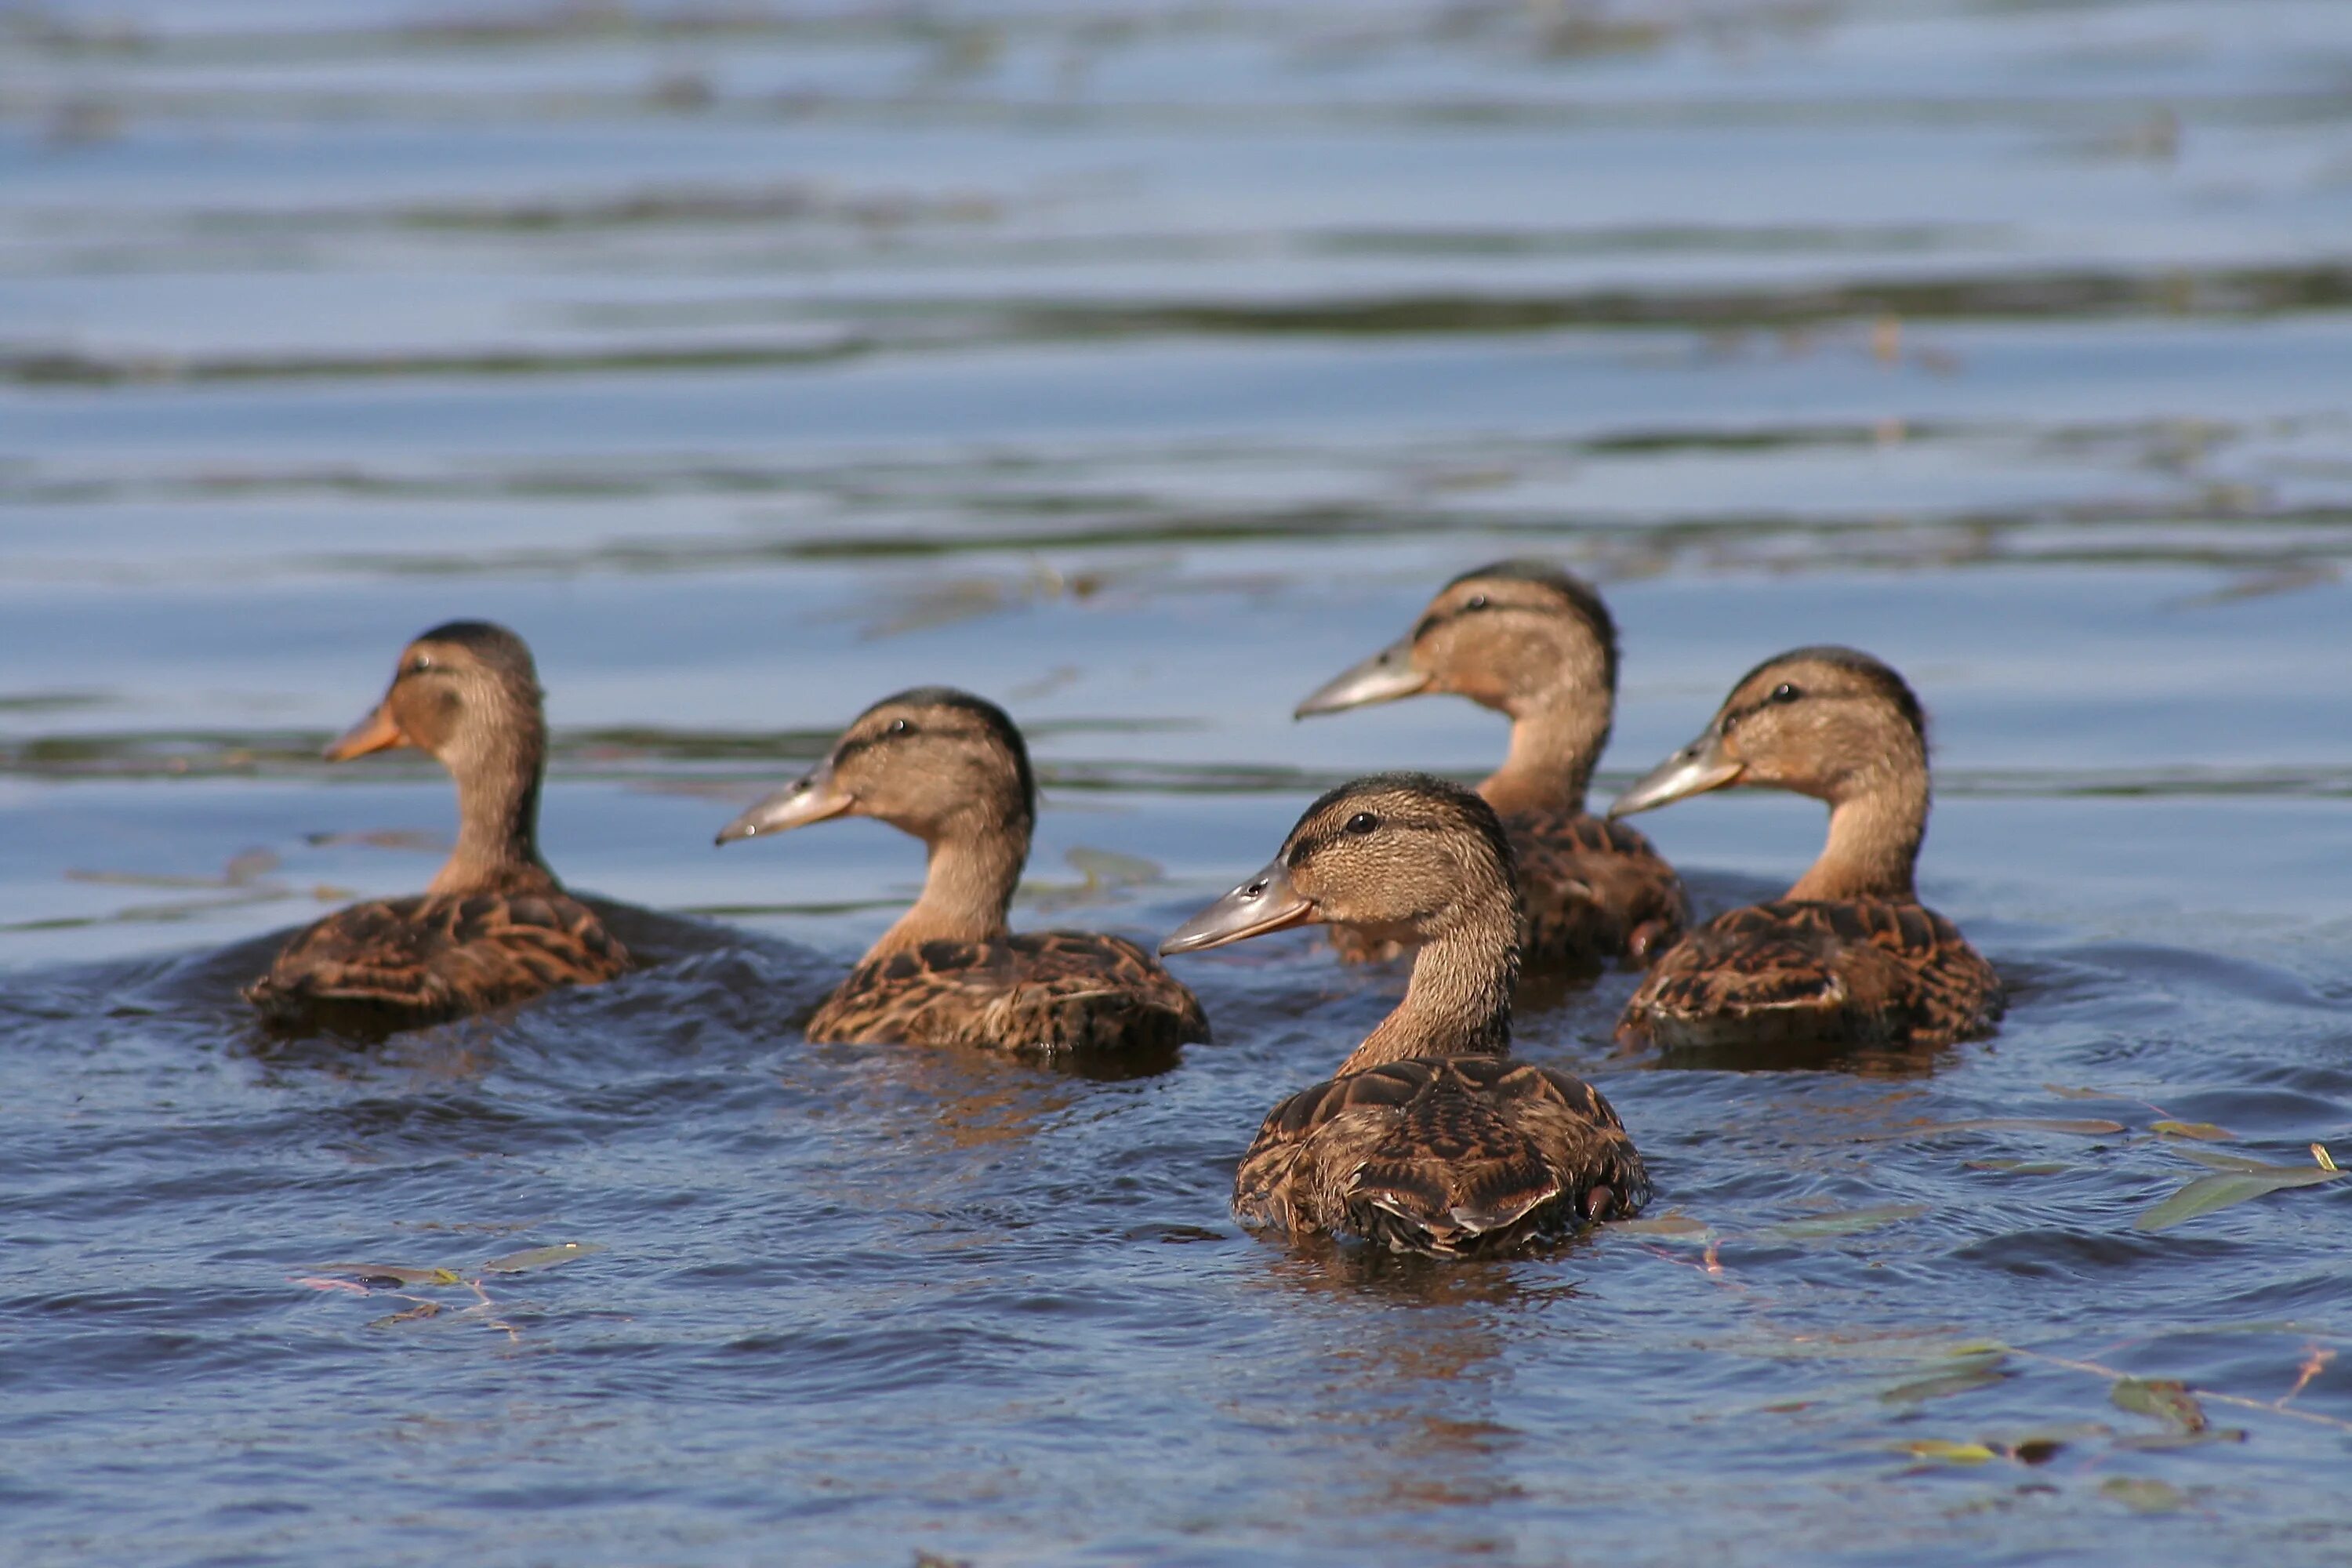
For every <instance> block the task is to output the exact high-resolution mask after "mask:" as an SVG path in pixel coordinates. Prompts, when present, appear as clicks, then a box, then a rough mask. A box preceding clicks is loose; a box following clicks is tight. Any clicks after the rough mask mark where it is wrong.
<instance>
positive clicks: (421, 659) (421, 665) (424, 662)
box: [408, 653, 433, 675]
mask: <svg viewBox="0 0 2352 1568" xmlns="http://www.w3.org/2000/svg"><path fill="white" fill-rule="evenodd" d="M430 668H433V661H432V660H431V659H429V658H425V656H424V655H423V654H421V653H420V654H418V655H417V656H416V657H415V658H412V659H410V660H409V661H408V673H409V674H411V675H422V674H424V673H425V671H426V670H428V669H430Z"/></svg>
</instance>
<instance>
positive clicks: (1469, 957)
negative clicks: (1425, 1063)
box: [1339, 890, 1519, 1073]
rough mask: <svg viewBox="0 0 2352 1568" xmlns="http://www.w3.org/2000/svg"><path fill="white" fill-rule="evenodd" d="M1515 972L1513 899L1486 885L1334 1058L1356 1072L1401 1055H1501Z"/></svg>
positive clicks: (1507, 1042)
mask: <svg viewBox="0 0 2352 1568" xmlns="http://www.w3.org/2000/svg"><path fill="white" fill-rule="evenodd" d="M1518 978H1519V910H1518V901H1517V899H1516V898H1515V897H1513V896H1511V895H1510V894H1509V893H1507V892H1505V891H1500V890H1496V891H1492V892H1489V893H1488V894H1487V895H1486V896H1485V897H1483V898H1481V899H1480V900H1478V902H1477V903H1476V905H1475V907H1474V908H1472V909H1469V910H1465V913H1464V918H1463V919H1462V921H1460V923H1459V924H1457V925H1455V926H1454V927H1453V928H1452V929H1450V930H1447V931H1443V932H1441V933H1439V934H1437V935H1435V936H1433V937H1432V938H1431V939H1430V940H1429V941H1428V942H1426V943H1424V944H1423V947H1422V949H1421V952H1420V953H1419V954H1418V955H1417V956H1416V957H1415V958H1414V959H1413V964H1412V979H1411V980H1410V981H1408V982H1407V983H1406V984H1405V990H1404V1000H1403V1001H1402V1002H1399V1003H1398V1004H1397V1005H1396V1010H1395V1011H1394V1012H1392V1013H1391V1014H1390V1015H1389V1016H1387V1017H1385V1018H1383V1019H1381V1023H1380V1026H1379V1027H1378V1028H1376V1029H1374V1030H1373V1031H1372V1032H1371V1033H1370V1034H1369V1035H1367V1036H1365V1037H1364V1043H1363V1044H1362V1045H1360V1046H1358V1047H1356V1048H1355V1050H1354V1051H1352V1052H1350V1053H1349V1057H1348V1059H1347V1060H1346V1061H1344V1062H1342V1063H1340V1064H1339V1071H1340V1072H1342V1073H1351V1072H1361V1071H1362V1070H1363V1069H1364V1068H1370V1067H1378V1066H1380V1065H1381V1063H1382V1062H1393V1061H1402V1060H1403V1059H1404V1058H1407V1057H1465V1056H1491V1057H1499V1056H1508V1055H1509V1054H1510V1050H1511V991H1512V988H1513V987H1514V986H1516V985H1517V984H1518Z"/></svg>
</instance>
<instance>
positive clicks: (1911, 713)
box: [1731, 643, 1927, 748]
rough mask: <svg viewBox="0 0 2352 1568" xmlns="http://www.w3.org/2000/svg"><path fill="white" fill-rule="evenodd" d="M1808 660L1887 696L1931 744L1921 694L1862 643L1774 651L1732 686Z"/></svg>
mask: <svg viewBox="0 0 2352 1568" xmlns="http://www.w3.org/2000/svg"><path fill="white" fill-rule="evenodd" d="M1808 662H1810V663H1814V664H1826V665H1832V666H1834V667H1835V668H1839V669H1842V670H1843V671H1845V672H1846V673H1847V674H1849V675H1852V676H1853V677H1855V678H1856V679H1859V680H1860V681H1861V682H1862V683H1863V684H1864V685H1865V686H1867V687H1870V688H1871V689H1873V690H1874V691H1876V692H1877V693H1878V695H1879V696H1881V697H1883V698H1885V700H1886V701H1887V702H1888V704H1889V705H1891V706H1892V707H1893V708H1894V709H1895V711H1896V712H1898V713H1900V714H1902V715H1903V721H1904V722H1905V723H1906V724H1908V725H1910V726H1911V732H1912V733H1913V734H1915V735H1916V736H1918V737H1919V743H1920V745H1921V746H1922V747H1923V748H1924V747H1925V746H1926V745H1927V711H1926V710H1924V709H1922V708H1921V707H1920V706H1919V699H1918V696H1917V695H1916V693H1915V692H1913V691H1912V689H1911V687H1910V684H1909V683H1908V682H1907V681H1906V680H1905V679H1903V678H1902V677H1901V676H1900V675H1898V674H1896V673H1895V670H1894V668H1893V667H1891V666H1889V665H1888V664H1886V663H1885V661H1884V660H1882V659H1878V658H1873V657H1872V656H1871V655H1869V654H1866V653H1864V652H1863V651H1862V650H1861V649H1860V648H1858V647H1843V646H1842V645H1840V644H1837V643H1820V644H1816V645H1814V646H1813V647H1792V648H1790V649H1789V650H1788V651H1787V652H1786V653H1776V654H1774V655H1773V656H1772V657H1771V658H1768V659H1766V660H1764V661H1763V662H1762V663H1761V664H1759V665H1758V666H1757V667H1756V668H1753V669H1751V670H1749V671H1748V673H1747V674H1745V675H1743V676H1741V677H1740V678H1739V679H1738V680H1736V681H1734V682H1733V683H1732V687H1731V689H1732V690H1734V691H1738V690H1739V689H1741V688H1742V687H1744V686H1746V685H1747V684H1748V682H1749V681H1751V680H1754V679H1756V678H1757V677H1758V676H1759V675H1762V674H1763V673H1764V672H1765V671H1766V670H1768V669H1770V668H1772V667H1773V666H1775V665H1781V664H1798V663H1808Z"/></svg>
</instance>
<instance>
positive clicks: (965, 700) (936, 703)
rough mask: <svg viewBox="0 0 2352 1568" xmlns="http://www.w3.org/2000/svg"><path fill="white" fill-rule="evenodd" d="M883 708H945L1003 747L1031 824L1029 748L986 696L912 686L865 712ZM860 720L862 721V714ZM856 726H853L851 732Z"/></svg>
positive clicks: (1033, 787) (1033, 793)
mask: <svg viewBox="0 0 2352 1568" xmlns="http://www.w3.org/2000/svg"><path fill="white" fill-rule="evenodd" d="M884 708H918V709H921V708H934V709H946V710H949V711H950V712H952V713H956V714H958V715H960V716H961V717H964V718H967V719H970V720H971V721H972V722H973V723H974V724H975V725H976V726H977V727H978V728H979V729H980V730H981V731H982V732H983V733H985V734H986V735H987V736H988V738H989V739H991V740H992V741H994V742H996V744H997V745H999V746H1001V747H1003V750H1004V752H1006V754H1007V755H1009V756H1010V757H1011V758H1012V760H1013V778H1014V779H1015V781H1016V783H1017V785H1018V788H1019V790H1020V795H1021V808H1022V811H1023V813H1024V815H1025V816H1027V817H1028V819H1029V820H1031V821H1033V822H1034V821H1035V820H1036V816H1037V777H1036V774H1035V773H1034V771H1033V770H1032V769H1031V768H1030V765H1029V745H1028V742H1025V741H1024V740H1023V739H1022V738H1021V730H1020V727H1019V726H1018V725H1016V724H1014V723H1013V718H1012V715H1010V714H1008V713H1006V712H1005V711H1004V710H1003V709H1002V708H999V707H998V706H997V705H996V704H995V703H993V702H991V701H990V700H988V699H986V698H985V697H975V696H973V695H972V694H971V692H969V691H960V690H958V689H956V688H954V687H952V686H913V687H909V688H908V689H906V690H904V691H901V692H898V693H896V694H894V695H892V696H889V697H885V698H884V699H882V700H881V701H879V702H877V703H875V704H874V705H873V706H872V707H870V708H868V709H866V712H867V713H872V712H875V711H877V710H880V709H884ZM859 717H861V718H863V717H864V715H863V714H861V715H859ZM855 727H856V726H854V725H853V726H852V728H853V729H854V728H855ZM874 744H877V742H874V741H870V740H865V741H849V742H844V743H843V746H842V749H841V751H840V752H837V753H836V754H835V762H836V763H838V762H841V761H844V760H845V759H846V758H847V757H848V756H849V755H850V754H851V753H852V752H856V751H860V750H864V749H865V748H866V747H868V746H871V745H874Z"/></svg>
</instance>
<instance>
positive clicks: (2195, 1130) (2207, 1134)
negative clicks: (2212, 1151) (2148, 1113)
mask: <svg viewBox="0 0 2352 1568" xmlns="http://www.w3.org/2000/svg"><path fill="white" fill-rule="evenodd" d="M2147 1130H2148V1131H2150V1132H2153V1133H2156V1134H2157V1135H2158V1137H2163V1138H2194V1139H2196V1140H2197V1141H2198V1142H2201V1143H2233V1142H2237V1138H2238V1135H2237V1134H2236V1133H2234V1132H2232V1131H2230V1130H2229V1129H2228V1128H2226V1127H2216V1126H2214V1125H2213V1124H2212V1123H2211V1122H2210V1121H2171V1120H2169V1119H2167V1120H2165V1121H2151V1122H2149V1123H2148V1124H2147Z"/></svg>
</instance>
